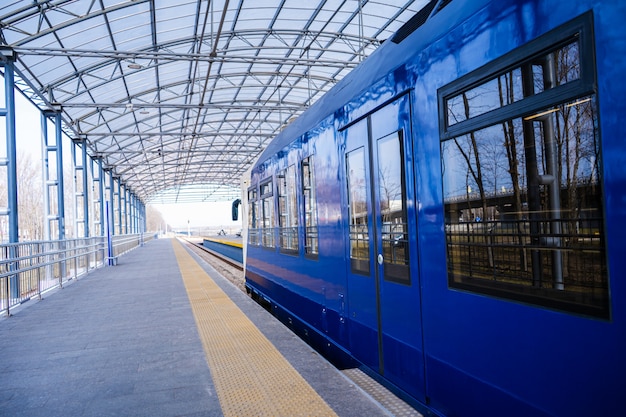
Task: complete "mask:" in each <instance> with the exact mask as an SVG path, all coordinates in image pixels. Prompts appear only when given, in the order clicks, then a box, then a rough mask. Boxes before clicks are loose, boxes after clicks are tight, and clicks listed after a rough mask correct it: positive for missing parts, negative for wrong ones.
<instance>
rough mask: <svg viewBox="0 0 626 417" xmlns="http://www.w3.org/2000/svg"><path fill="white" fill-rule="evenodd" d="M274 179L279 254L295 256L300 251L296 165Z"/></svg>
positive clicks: (290, 166)
mask: <svg viewBox="0 0 626 417" xmlns="http://www.w3.org/2000/svg"><path fill="white" fill-rule="evenodd" d="M276 179H277V188H276V200H277V202H278V213H277V214H278V216H277V217H278V246H279V248H280V251H281V253H285V254H289V255H297V254H298V253H299V250H300V244H299V240H298V239H299V232H298V229H299V228H298V202H297V194H298V192H297V178H296V165H295V164H291V165H289V166H288V167H287V168H285V169H283V170H281V171H279V172H278V174H276ZM283 210H284V213H283ZM284 223H286V224H284ZM294 234H295V236H294Z"/></svg>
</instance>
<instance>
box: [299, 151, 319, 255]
mask: <svg viewBox="0 0 626 417" xmlns="http://www.w3.org/2000/svg"><path fill="white" fill-rule="evenodd" d="M300 169H301V175H302V198H303V202H302V205H303V208H304V255H305V256H306V257H309V258H314V259H315V258H317V257H318V255H319V237H318V230H317V198H316V194H315V170H314V167H313V156H312V155H311V156H309V157H307V158H304V159H303V160H302V162H301V163H300Z"/></svg>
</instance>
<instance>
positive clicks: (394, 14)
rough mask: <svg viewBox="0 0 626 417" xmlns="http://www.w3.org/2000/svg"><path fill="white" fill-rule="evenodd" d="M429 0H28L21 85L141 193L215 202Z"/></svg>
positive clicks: (12, 28)
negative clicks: (294, 122)
mask: <svg viewBox="0 0 626 417" xmlns="http://www.w3.org/2000/svg"><path fill="white" fill-rule="evenodd" d="M427 3H429V1H428V0H386V1H368V0H313V1H309V2H302V1H301V0H234V1H229V0H217V1H214V0H208V1H207V0H177V1H168V0H47V1H46V0H21V1H14V2H12V3H11V4H8V5H3V6H0V44H1V45H2V46H3V47H8V48H11V49H12V50H13V51H14V52H15V54H16V56H17V61H16V72H17V85H18V87H19V88H20V90H21V91H22V92H23V93H24V94H25V95H26V96H27V97H28V98H30V99H31V101H33V102H34V103H35V104H37V105H38V106H39V107H40V108H41V109H42V110H46V109H52V108H58V106H59V105H60V108H61V109H62V110H61V111H62V119H63V122H64V127H63V128H64V131H65V132H66V133H67V134H68V135H69V136H70V137H71V138H78V139H85V140H86V143H87V147H88V152H89V154H90V155H91V156H93V157H95V158H101V159H102V161H103V164H104V165H105V166H106V167H107V169H111V170H112V171H113V175H114V176H115V177H117V178H120V180H121V182H122V183H124V184H125V185H126V186H127V187H128V188H129V189H130V190H132V191H133V192H134V193H135V194H136V195H137V196H138V197H139V198H140V199H142V200H143V201H144V202H157V203H174V202H184V203H188V202H198V201H216V200H224V199H230V198H234V197H236V196H237V195H238V194H239V192H240V191H239V183H240V178H241V176H242V175H243V174H244V173H245V172H246V171H247V170H248V168H249V167H250V165H251V163H252V162H253V161H254V160H255V158H256V157H257V156H258V155H259V153H260V152H261V151H262V150H263V148H264V147H265V146H266V145H267V143H268V142H269V141H270V140H271V139H272V138H273V137H274V136H275V135H276V134H277V133H278V132H280V131H281V130H282V129H283V128H284V126H285V125H286V124H288V123H289V122H290V121H291V120H292V119H293V118H294V117H297V116H298V115H299V114H300V113H302V112H303V111H304V110H306V108H308V107H309V106H310V105H311V104H312V103H314V102H315V101H316V100H317V99H318V98H319V97H321V96H322V95H323V94H324V93H325V92H326V91H328V90H329V89H330V88H331V87H332V86H333V85H335V84H336V83H337V82H338V81H339V80H340V79H341V78H343V77H344V76H345V75H346V74H347V73H348V72H349V71H350V70H351V69H352V68H354V67H355V66H356V65H358V63H359V62H361V61H362V60H363V59H364V58H365V57H366V56H368V55H369V54H370V53H371V52H372V51H373V50H375V49H376V47H377V46H378V45H380V43H381V42H383V41H384V40H386V39H387V38H389V37H391V35H392V34H393V33H394V32H395V31H396V30H397V29H399V28H400V27H401V26H402V25H403V24H404V23H405V22H406V21H407V20H409V19H410V18H411V17H413V15H415V13H417V12H418V11H419V10H420V9H422V8H423V7H424V6H425V5H426V4H427Z"/></svg>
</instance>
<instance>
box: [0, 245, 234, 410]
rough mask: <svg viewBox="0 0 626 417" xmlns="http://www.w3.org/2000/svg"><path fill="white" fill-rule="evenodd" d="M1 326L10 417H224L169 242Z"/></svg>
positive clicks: (3, 394) (1, 403)
mask: <svg viewBox="0 0 626 417" xmlns="http://www.w3.org/2000/svg"><path fill="white" fill-rule="evenodd" d="M28 304H30V305H27V306H25V307H24V308H20V309H16V310H15V311H14V315H13V316H12V317H10V318H5V319H2V320H0V352H1V353H0V415H2V416H29V417H30V416H46V417H54V416H64V417H67V416H220V415H222V412H221V409H220V406H219V402H218V400H217V397H216V395H215V391H214V388H213V383H212V380H211V374H210V370H209V369H208V366H207V363H206V360H205V355H204V352H203V349H202V344H201V342H200V339H199V337H198V333H197V330H196V327H195V322H194V318H193V314H192V312H191V308H190V305H189V301H188V299H187V294H186V291H185V288H184V284H183V282H182V280H181V277H180V273H179V270H178V265H177V263H176V258H175V257H174V254H173V251H172V247H171V242H170V241H169V240H156V241H151V242H149V243H148V244H146V245H145V246H144V247H141V248H137V249H135V250H133V251H132V252H130V253H128V254H126V255H124V256H122V257H120V258H119V264H118V265H117V266H115V267H106V268H101V269H99V270H96V271H93V272H91V273H90V274H89V275H87V276H86V277H84V278H81V279H79V280H78V281H77V282H75V283H73V284H71V285H67V286H66V287H65V288H64V289H62V290H59V291H57V292H55V293H54V294H50V295H48V296H46V297H45V298H44V300H43V301H30V302H29V303H28Z"/></svg>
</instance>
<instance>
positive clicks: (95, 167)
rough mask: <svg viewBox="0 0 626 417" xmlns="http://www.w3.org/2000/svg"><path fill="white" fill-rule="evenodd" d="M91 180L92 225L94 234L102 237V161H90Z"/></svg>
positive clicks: (98, 159)
mask: <svg viewBox="0 0 626 417" xmlns="http://www.w3.org/2000/svg"><path fill="white" fill-rule="evenodd" d="M91 179H92V181H93V188H92V192H93V194H92V201H93V204H94V210H92V213H93V225H94V229H95V230H94V233H95V234H97V235H98V236H104V214H103V213H104V171H103V169H102V159H101V158H95V159H94V158H92V159H91Z"/></svg>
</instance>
